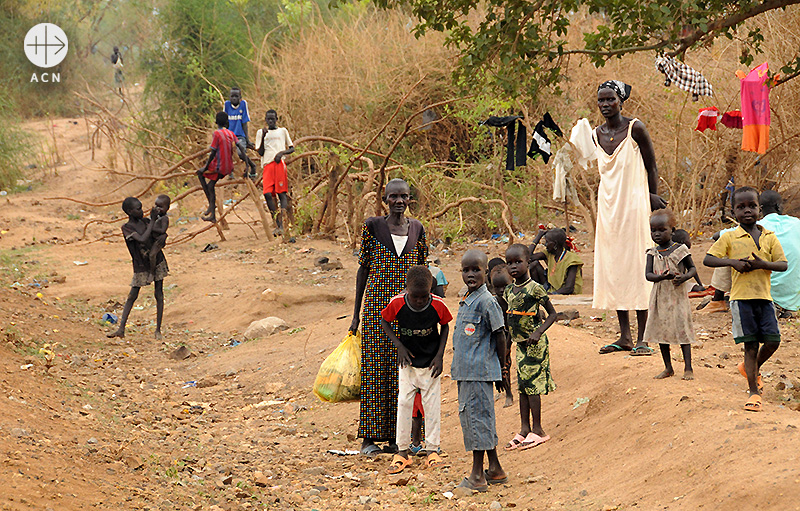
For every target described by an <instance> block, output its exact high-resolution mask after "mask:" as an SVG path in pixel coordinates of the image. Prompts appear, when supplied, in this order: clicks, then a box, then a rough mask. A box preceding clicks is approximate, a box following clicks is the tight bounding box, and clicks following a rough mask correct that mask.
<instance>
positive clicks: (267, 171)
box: [256, 109, 294, 236]
mask: <svg viewBox="0 0 800 511" xmlns="http://www.w3.org/2000/svg"><path fill="white" fill-rule="evenodd" d="M264 121H265V122H266V123H267V127H266V129H260V130H258V133H256V151H257V152H258V154H260V155H261V166H262V168H263V170H264V176H263V181H262V185H263V188H264V199H265V200H266V201H267V208H269V212H270V214H271V215H272V216H273V218H275V225H276V226H277V229H275V235H276V236H280V235H281V234H283V220H284V219H285V217H287V216H288V213H289V197H288V195H287V194H288V192H289V177H288V175H287V173H286V162H284V161H283V157H284V156H285V155H287V154H291V153H293V152H294V143H293V142H292V139H291V138H290V137H289V131H288V130H287V129H286V128H279V127H278V112H276V111H275V110H271V109H270V110H267V113H266V115H265V116H264ZM275 195H277V196H278V200H279V201H280V205H281V211H282V212H283V214H281V213H278V205H277V204H276V203H275Z"/></svg>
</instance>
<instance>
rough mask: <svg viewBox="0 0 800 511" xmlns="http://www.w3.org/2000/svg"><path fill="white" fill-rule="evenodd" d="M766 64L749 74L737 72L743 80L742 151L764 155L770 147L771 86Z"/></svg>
mask: <svg viewBox="0 0 800 511" xmlns="http://www.w3.org/2000/svg"><path fill="white" fill-rule="evenodd" d="M768 71H769V65H768V64H767V63H766V62H764V63H763V64H761V65H760V66H758V67H755V68H753V69H752V70H751V71H750V72H749V73H746V74H745V72H744V71H736V76H738V77H739V80H741V97H742V124H743V130H744V132H743V133H742V151H751V152H754V153H759V154H764V153H766V152H767V148H768V147H769V124H770V113H769V86H768V85H767V83H766V82H767V80H768V79H769V78H768V76H767V72H768Z"/></svg>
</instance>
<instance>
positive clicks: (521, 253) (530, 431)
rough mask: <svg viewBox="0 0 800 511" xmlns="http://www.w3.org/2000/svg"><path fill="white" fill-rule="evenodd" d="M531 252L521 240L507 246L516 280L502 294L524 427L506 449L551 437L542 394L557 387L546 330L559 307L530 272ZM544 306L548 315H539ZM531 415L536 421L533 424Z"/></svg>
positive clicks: (510, 270) (521, 448) (510, 449)
mask: <svg viewBox="0 0 800 511" xmlns="http://www.w3.org/2000/svg"><path fill="white" fill-rule="evenodd" d="M529 258H530V252H529V251H528V247H527V246H525V245H522V244H514V245H511V246H510V247H508V250H506V265H507V266H508V272H509V273H510V274H511V277H512V278H513V279H514V283H513V284H510V285H509V286H508V287H506V289H505V292H504V293H503V298H504V299H505V301H506V303H507V304H508V311H507V313H506V317H507V324H508V331H509V337H510V340H511V341H512V342H516V343H517V383H518V385H519V413H520V422H521V429H520V432H519V433H517V434H516V435H514V438H512V439H511V441H509V442H508V444H507V445H506V447H505V449H506V450H507V451H513V450H515V449H520V450H524V449H530V448H532V447H536V446H537V445H541V444H543V443H545V442H546V441H548V440H550V436H549V435H547V434H546V433H545V432H544V429H542V394H548V393H549V392H550V391H552V390H555V388H556V384H555V383H554V382H553V376H552V374H551V373H550V346H549V344H548V342H547V335H546V334H545V331H546V330H547V329H548V328H550V325H552V324H553V323H555V321H556V310H555V308H554V307H553V304H552V303H551V302H550V298H549V297H548V296H547V291H545V289H544V287H543V286H542V285H541V284H538V283H537V282H535V281H534V280H533V279H531V277H530V275H529V274H528V261H529ZM540 307H544V310H545V311H546V312H547V318H545V320H544V321H543V322H542V321H540V319H539V308H540ZM531 418H532V419H533V424H531Z"/></svg>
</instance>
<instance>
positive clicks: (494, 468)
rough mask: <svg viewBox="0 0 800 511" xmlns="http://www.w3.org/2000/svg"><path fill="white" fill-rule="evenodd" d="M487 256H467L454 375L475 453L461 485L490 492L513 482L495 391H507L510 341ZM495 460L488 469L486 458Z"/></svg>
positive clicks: (455, 333)
mask: <svg viewBox="0 0 800 511" xmlns="http://www.w3.org/2000/svg"><path fill="white" fill-rule="evenodd" d="M487 263H488V261H487V258H486V254H484V253H483V252H481V251H480V250H474V249H472V250H467V251H466V252H465V253H464V256H463V257H462V258H461V278H462V280H463V281H464V284H466V286H467V294H466V296H465V297H464V298H463V299H462V300H461V301H460V302H459V308H458V315H457V317H456V325H455V329H454V331H453V364H452V366H451V368H450V373H451V375H452V378H453V380H455V381H456V382H457V384H458V417H459V419H460V421H461V431H462V433H463V435H464V448H465V449H466V450H467V451H472V471H471V472H470V474H469V476H467V477H465V478H464V480H463V481H461V483H460V484H459V486H461V487H465V488H469V489H470V490H473V491H478V492H485V491H487V490H488V489H489V486H488V485H490V484H503V483H505V482H507V481H508V477H507V476H506V473H505V471H504V470H503V467H501V466H500V460H499V459H498V458H497V426H496V424H495V414H494V390H493V388H492V384H494V385H495V386H496V387H497V390H498V391H501V390H502V388H503V384H502V381H501V374H500V368H501V365H502V361H503V360H504V359H505V350H506V341H505V335H504V328H505V322H504V321H503V312H502V311H501V310H500V306H499V305H498V304H497V300H495V299H494V297H493V296H492V295H491V293H489V290H488V289H487V288H486V271H487ZM484 455H485V457H486V458H487V459H488V461H489V466H488V468H487V470H485V471H484V470H483V459H484Z"/></svg>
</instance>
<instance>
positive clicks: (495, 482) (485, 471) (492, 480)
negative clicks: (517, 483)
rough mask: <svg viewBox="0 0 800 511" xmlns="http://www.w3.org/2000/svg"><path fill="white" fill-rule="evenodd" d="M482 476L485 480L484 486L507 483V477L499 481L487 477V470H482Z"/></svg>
mask: <svg viewBox="0 0 800 511" xmlns="http://www.w3.org/2000/svg"><path fill="white" fill-rule="evenodd" d="M483 476H484V477H485V478H486V484H490V485H492V484H505V483H507V482H508V476H505V477H501V478H500V479H492V478H491V477H489V471H488V470H484V471H483Z"/></svg>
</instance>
